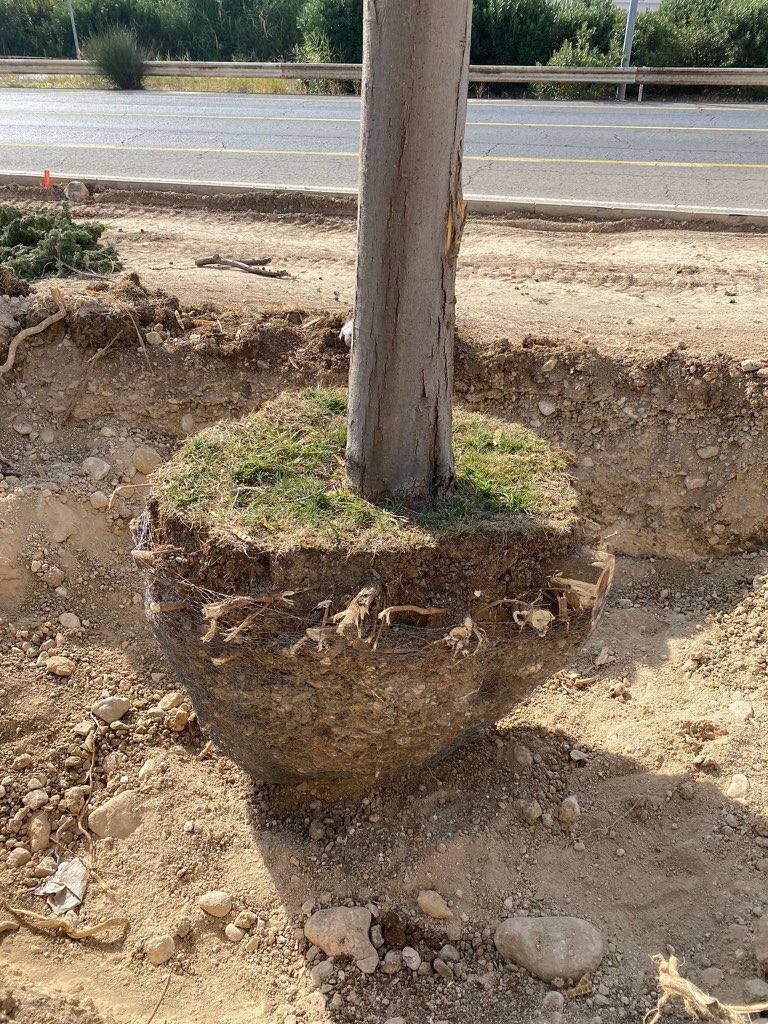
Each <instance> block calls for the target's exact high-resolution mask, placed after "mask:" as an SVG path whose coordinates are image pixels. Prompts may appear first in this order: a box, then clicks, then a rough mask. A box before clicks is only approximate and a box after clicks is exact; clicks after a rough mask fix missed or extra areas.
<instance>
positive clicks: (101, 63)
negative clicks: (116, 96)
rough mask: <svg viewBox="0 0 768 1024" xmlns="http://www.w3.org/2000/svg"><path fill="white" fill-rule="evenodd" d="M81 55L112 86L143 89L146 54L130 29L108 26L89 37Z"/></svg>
mask: <svg viewBox="0 0 768 1024" xmlns="http://www.w3.org/2000/svg"><path fill="white" fill-rule="evenodd" d="M85 55H86V57H87V58H88V60H90V61H91V62H92V63H94V64H95V65H96V67H97V68H98V69H99V71H100V72H101V73H102V75H104V77H105V78H106V79H108V80H109V81H110V82H111V83H112V85H114V86H115V87H116V88H118V89H142V88H143V86H144V64H145V62H146V59H147V53H146V50H145V49H144V47H143V46H142V45H141V43H140V42H139V41H138V39H137V38H136V33H135V32H133V31H132V30H131V29H127V28H111V29H108V30H107V31H106V32H102V33H101V35H98V36H92V37H91V38H90V39H89V40H88V42H87V43H86V45H85Z"/></svg>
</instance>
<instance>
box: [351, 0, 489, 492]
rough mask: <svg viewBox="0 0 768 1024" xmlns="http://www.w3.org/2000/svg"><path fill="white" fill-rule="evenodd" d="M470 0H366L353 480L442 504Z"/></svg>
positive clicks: (361, 487) (447, 477)
mask: <svg viewBox="0 0 768 1024" xmlns="http://www.w3.org/2000/svg"><path fill="white" fill-rule="evenodd" d="M471 23H472V0H365V7H364V44H363V115H362V150H361V152H362V155H361V165H360V197H361V198H360V212H359V221H358V249H357V293H356V299H355V323H354V347H353V349H352V362H351V367H350V391H349V433H348V442H347V478H348V482H349V484H350V486H351V487H353V488H354V489H355V490H357V491H358V492H360V493H362V494H364V495H365V496H366V497H368V498H371V499H373V500H379V499H382V498H386V497H390V496H391V497H394V498H397V499H400V500H402V501H404V502H405V503H406V504H407V505H409V506H410V507H412V508H416V509H425V508H429V507H431V506H432V505H433V504H434V503H435V502H436V501H438V500H439V499H440V497H441V496H443V495H444V494H445V493H446V492H447V490H448V489H449V488H450V486H451V483H452V481H453V475H454V466H453V455H452V451H451V397H452V392H453V333H454V322H455V321H454V310H455V301H456V300H455V281H456V260H457V257H458V252H459V245H460V242H461V233H462V229H463V226H464V219H465V216H466V206H465V204H464V201H463V198H462V193H461V152H462V148H463V144H464V123H465V120H466V108H467V81H468V72H469V43H470V31H471Z"/></svg>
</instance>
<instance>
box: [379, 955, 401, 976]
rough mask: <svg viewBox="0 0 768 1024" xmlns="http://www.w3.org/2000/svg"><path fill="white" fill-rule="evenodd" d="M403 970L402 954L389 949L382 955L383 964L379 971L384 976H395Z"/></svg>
mask: <svg viewBox="0 0 768 1024" xmlns="http://www.w3.org/2000/svg"><path fill="white" fill-rule="evenodd" d="M402 968H403V954H402V953H401V952H400V950H399V949H390V950H389V952H388V953H385V954H384V962H383V963H382V965H381V969H382V971H383V972H384V974H397V973H398V971H401V970H402Z"/></svg>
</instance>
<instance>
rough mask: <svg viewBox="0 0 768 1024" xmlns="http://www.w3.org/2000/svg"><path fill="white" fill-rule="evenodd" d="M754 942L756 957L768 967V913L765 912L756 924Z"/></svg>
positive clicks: (763, 965) (761, 964)
mask: <svg viewBox="0 0 768 1024" xmlns="http://www.w3.org/2000/svg"><path fill="white" fill-rule="evenodd" d="M753 943H754V948H755V959H756V960H757V962H758V963H759V964H760V966H761V967H762V968H763V970H765V969H766V968H768V914H763V916H762V917H761V918H760V919H759V921H758V922H757V924H756V925H755V934H754V938H753Z"/></svg>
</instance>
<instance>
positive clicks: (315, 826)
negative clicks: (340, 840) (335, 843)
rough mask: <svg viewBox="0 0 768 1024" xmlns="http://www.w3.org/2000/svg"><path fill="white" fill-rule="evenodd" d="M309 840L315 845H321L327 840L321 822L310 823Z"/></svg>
mask: <svg viewBox="0 0 768 1024" xmlns="http://www.w3.org/2000/svg"><path fill="white" fill-rule="evenodd" d="M309 838H310V839H311V840H312V842H314V843H320V842H322V841H323V839H325V828H324V826H323V825H322V823H321V822H319V821H314V820H313V821H310V823H309Z"/></svg>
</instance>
